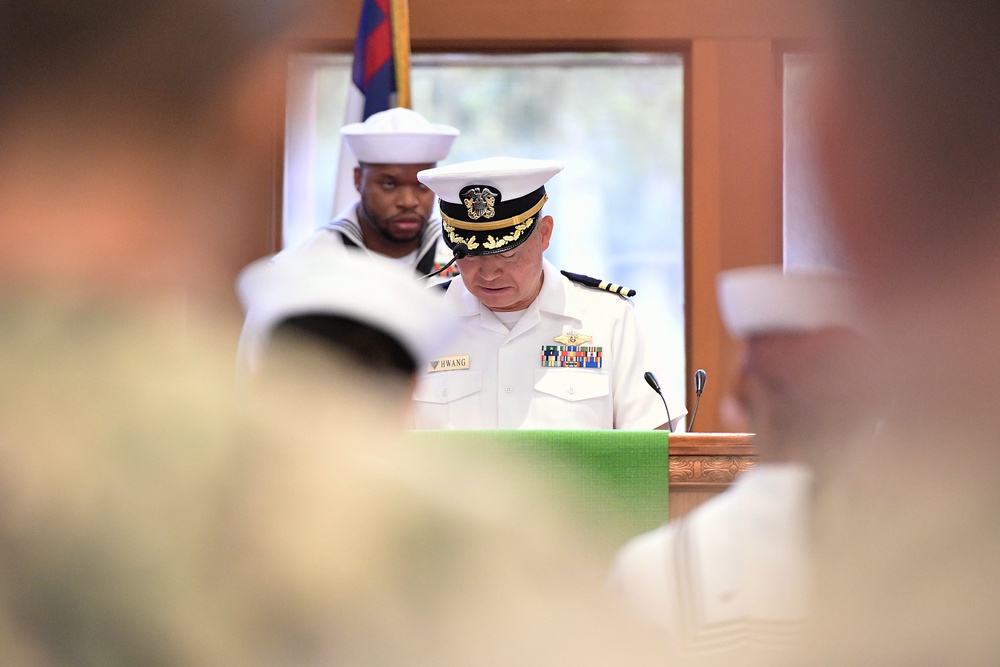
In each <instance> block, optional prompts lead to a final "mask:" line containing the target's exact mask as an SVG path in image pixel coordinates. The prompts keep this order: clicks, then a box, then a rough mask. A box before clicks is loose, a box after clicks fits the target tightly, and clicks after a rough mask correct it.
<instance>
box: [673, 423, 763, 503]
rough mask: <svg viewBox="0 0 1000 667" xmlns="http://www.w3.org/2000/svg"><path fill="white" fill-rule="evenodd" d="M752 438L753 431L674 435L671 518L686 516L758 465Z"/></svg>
mask: <svg viewBox="0 0 1000 667" xmlns="http://www.w3.org/2000/svg"><path fill="white" fill-rule="evenodd" d="M753 438H754V436H753V434H752V433H675V434H672V435H671V436H670V461H669V466H670V518H671V519H677V518H679V517H682V516H684V515H685V514H687V513H688V512H690V511H691V510H692V509H694V508H695V507H697V506H698V505H700V504H701V503H703V502H705V501H706V500H708V499H709V498H711V497H712V496H714V495H716V494H718V493H721V492H722V491H724V490H725V489H726V487H727V486H729V485H730V484H732V483H733V480H735V479H736V477H737V476H738V475H740V474H741V473H743V472H744V471H746V470H750V469H752V468H754V467H756V466H757V453H756V450H755V448H754V445H753Z"/></svg>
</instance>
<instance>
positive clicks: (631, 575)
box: [609, 463, 812, 656]
mask: <svg viewBox="0 0 1000 667" xmlns="http://www.w3.org/2000/svg"><path fill="white" fill-rule="evenodd" d="M811 486H812V473H810V472H809V470H808V469H806V468H805V467H804V466H801V465H798V464H792V463H784V464H768V465H761V466H760V467H759V468H757V469H755V470H751V471H748V472H746V473H744V474H743V475H741V476H740V477H739V478H737V480H736V482H735V483H734V484H733V485H732V486H731V487H730V488H729V489H727V490H726V491H725V492H724V493H722V494H720V495H718V496H716V497H714V498H712V499H711V500H709V501H707V502H705V503H704V504H703V505H700V506H699V507H697V508H695V509H694V510H693V511H692V512H691V513H690V514H688V515H687V516H685V517H684V518H682V519H678V520H676V521H672V522H670V523H669V524H667V525H665V526H663V527H661V528H657V529H656V530H653V531H650V532H648V533H645V534H643V535H640V536H638V537H636V538H634V539H632V540H631V541H630V542H629V543H628V544H626V545H625V546H624V547H622V548H621V550H620V551H619V552H618V554H617V555H616V556H615V563H614V566H613V568H612V570H611V575H610V579H609V585H610V587H611V588H612V589H613V590H615V591H616V592H617V593H619V594H621V595H622V596H623V597H624V598H625V600H626V602H627V603H628V604H629V606H630V607H631V608H632V609H633V610H634V611H636V612H637V614H638V615H639V616H640V617H642V618H643V619H645V620H646V621H648V622H650V623H652V624H654V625H657V626H660V627H663V628H664V629H665V630H666V631H667V633H668V636H669V638H670V640H671V641H672V643H673V644H674V645H675V646H676V647H677V648H678V649H679V650H680V651H681V652H684V653H692V654H697V653H724V652H730V651H731V652H733V655H734V656H739V655H742V653H741V652H742V651H748V650H774V649H780V648H781V647H783V646H786V645H787V643H788V642H789V641H790V640H791V639H793V638H794V637H795V633H796V632H797V631H798V629H799V627H800V624H801V622H802V620H803V619H804V617H805V614H806V610H807V604H808V592H809V577H808V572H809V567H808V564H809V553H808V549H807V545H808V516H809V508H810V502H809V497H810V489H811Z"/></svg>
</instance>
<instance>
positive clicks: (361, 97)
mask: <svg viewBox="0 0 1000 667" xmlns="http://www.w3.org/2000/svg"><path fill="white" fill-rule="evenodd" d="M406 2H407V0H363V2H362V5H361V18H360V20H359V21H358V34H357V38H356V39H355V41H354V66H353V69H352V77H351V78H352V81H351V84H350V89H349V90H348V93H347V112H346V113H345V115H344V124H345V125H347V124H348V123H360V122H361V121H363V120H365V119H366V118H368V117H369V116H371V115H372V114H374V113H378V112H379V111H385V110H386V109H390V108H392V107H394V106H402V107H407V108H409V106H410V29H409V16H408V12H407V5H406ZM356 166H357V160H355V159H354V156H353V155H351V151H350V150H349V149H348V148H347V146H346V144H345V143H344V141H343V140H341V142H340V162H339V164H338V167H337V184H336V188H335V189H334V194H333V214H334V215H337V214H339V213H340V211H341V210H342V209H343V208H344V207H345V206H347V205H348V204H349V203H350V202H351V201H352V200H354V199H355V198H356V197H357V195H358V192H357V190H356V189H355V187H354V168H355V167H356Z"/></svg>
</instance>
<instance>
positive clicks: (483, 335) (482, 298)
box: [414, 158, 684, 430]
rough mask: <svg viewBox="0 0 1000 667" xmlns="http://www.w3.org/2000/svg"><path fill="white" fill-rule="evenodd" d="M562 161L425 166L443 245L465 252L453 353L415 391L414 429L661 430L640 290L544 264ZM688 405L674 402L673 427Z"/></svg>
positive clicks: (456, 286)
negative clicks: (549, 211) (549, 188)
mask: <svg viewBox="0 0 1000 667" xmlns="http://www.w3.org/2000/svg"><path fill="white" fill-rule="evenodd" d="M562 168H563V165H562V164H561V163H559V162H554V161H548V160H526V159H515V158H490V159H486V160H477V161H473V162H465V163H460V164H455V165H451V166H448V167H441V168H437V169H430V170H427V171H422V172H420V173H419V174H418V178H420V180H421V181H422V182H423V183H425V184H427V185H428V186H429V187H430V188H431V189H433V190H434V192H435V194H437V195H438V197H439V203H440V208H441V213H442V220H443V222H442V227H443V230H444V238H445V242H446V243H447V244H448V245H449V246H450V247H451V248H452V249H453V250H454V251H455V252H456V254H459V255H461V256H463V258H462V259H459V260H458V265H459V269H460V278H461V279H456V280H452V281H451V283H450V284H449V285H448V286H447V291H446V293H445V302H446V303H447V305H449V306H450V308H451V309H452V312H453V313H454V314H455V315H456V316H457V317H458V319H459V324H458V329H457V332H456V335H455V336H454V337H453V338H452V342H451V343H450V345H449V346H448V348H447V350H448V352H447V353H446V354H444V355H442V356H440V357H438V358H436V359H433V360H431V361H430V363H428V364H427V367H426V368H425V369H423V371H424V372H423V373H422V374H421V375H420V376H419V380H418V386H417V389H416V392H415V403H416V405H415V408H414V413H415V422H416V423H415V426H416V428H419V429H633V430H647V429H654V428H657V427H660V426H665V422H666V421H667V419H666V416H665V412H664V409H663V404H662V402H661V399H660V397H659V396H657V395H656V394H655V393H654V392H653V391H652V390H651V389H650V387H649V386H648V385H647V384H646V382H645V381H644V379H643V374H644V372H645V371H646V370H648V368H647V366H646V358H645V353H644V349H645V346H644V342H643V340H642V336H641V334H640V331H639V327H638V326H637V324H636V317H635V313H634V311H633V305H632V303H631V301H630V300H629V298H628V297H629V296H631V295H633V294H634V291H632V290H628V289H627V288H624V287H621V286H618V285H612V284H608V283H604V282H601V281H598V280H595V279H591V278H587V277H586V276H577V275H574V274H568V273H565V272H560V271H559V270H558V269H556V268H555V267H554V266H552V264H550V263H549V262H548V261H546V260H544V259H543V257H542V253H543V251H544V250H545V249H546V248H547V247H548V245H549V240H550V238H551V235H552V230H553V224H554V223H553V219H552V217H551V216H547V215H544V213H543V211H542V207H543V205H544V204H545V201H546V199H547V196H546V194H545V183H546V182H547V181H548V180H549V179H550V178H551V177H552V176H554V175H555V174H556V173H558V172H559V171H560V170H561V169H562ZM683 415H684V410H683V408H682V406H681V405H680V404H679V403H678V404H677V407H676V408H675V414H672V415H671V416H672V417H674V418H675V419H676V420H677V421H678V422H679V421H680V420H681V419H682V418H683Z"/></svg>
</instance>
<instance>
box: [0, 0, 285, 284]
mask: <svg viewBox="0 0 1000 667" xmlns="http://www.w3.org/2000/svg"><path fill="white" fill-rule="evenodd" d="M304 4H305V2H302V1H300V0H292V1H291V2H272V1H270V0H265V1H263V2H255V3H251V4H247V3H244V2H237V1H236V0H208V1H202V0H197V1H196V0H159V1H155V2H127V1H124V0H97V1H96V2H89V3H85V4H84V5H81V4H80V3H75V2H70V1H68V0H55V1H52V2H41V1H37V0H28V1H19V0H2V1H0V62H2V63H3V67H2V68H0V219H3V220H4V224H3V225H2V226H0V267H2V268H0V282H2V283H3V284H5V285H7V289H11V288H18V289H23V288H27V287H31V288H43V289H46V290H53V289H55V290H58V291H61V292H70V293H73V294H87V295H91V296H94V295H98V296H102V297H107V296H109V295H115V296H122V295H127V296H131V297H132V298H133V299H134V298H135V297H137V296H138V295H142V296H143V298H148V297H149V296H152V295H154V294H155V295H162V294H168V293H170V294H177V293H181V292H184V293H185V294H186V295H188V296H193V297H196V298H200V297H202V296H209V297H221V298H224V299H227V300H228V297H229V295H230V293H229V286H230V285H231V280H232V276H233V275H235V272H236V269H237V268H238V267H239V266H240V265H242V264H243V263H245V261H246V257H247V256H248V255H247V254H248V252H252V251H251V250H249V249H248V248H247V246H246V244H247V243H248V239H249V237H250V236H251V235H248V234H246V233H240V231H241V226H243V229H245V225H246V224H247V221H248V220H250V219H253V216H257V217H258V218H259V217H260V216H261V214H262V212H263V213H264V214H266V212H267V211H269V209H270V205H269V202H268V199H267V198H268V196H269V192H270V187H269V185H268V179H269V178H270V169H271V158H270V151H271V144H272V142H273V133H274V124H273V118H274V115H273V111H274V110H275V109H276V107H277V105H278V104H279V103H280V100H281V91H282V75H283V72H284V69H283V60H282V57H281V55H282V52H283V50H284V49H283V48H282V46H281V42H280V39H281V38H282V37H283V36H284V35H285V34H286V31H287V30H288V29H289V28H290V27H291V26H292V25H293V24H294V23H295V22H296V21H298V20H300V19H301V16H302V9H303V5H304ZM250 256H252V255H250Z"/></svg>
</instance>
